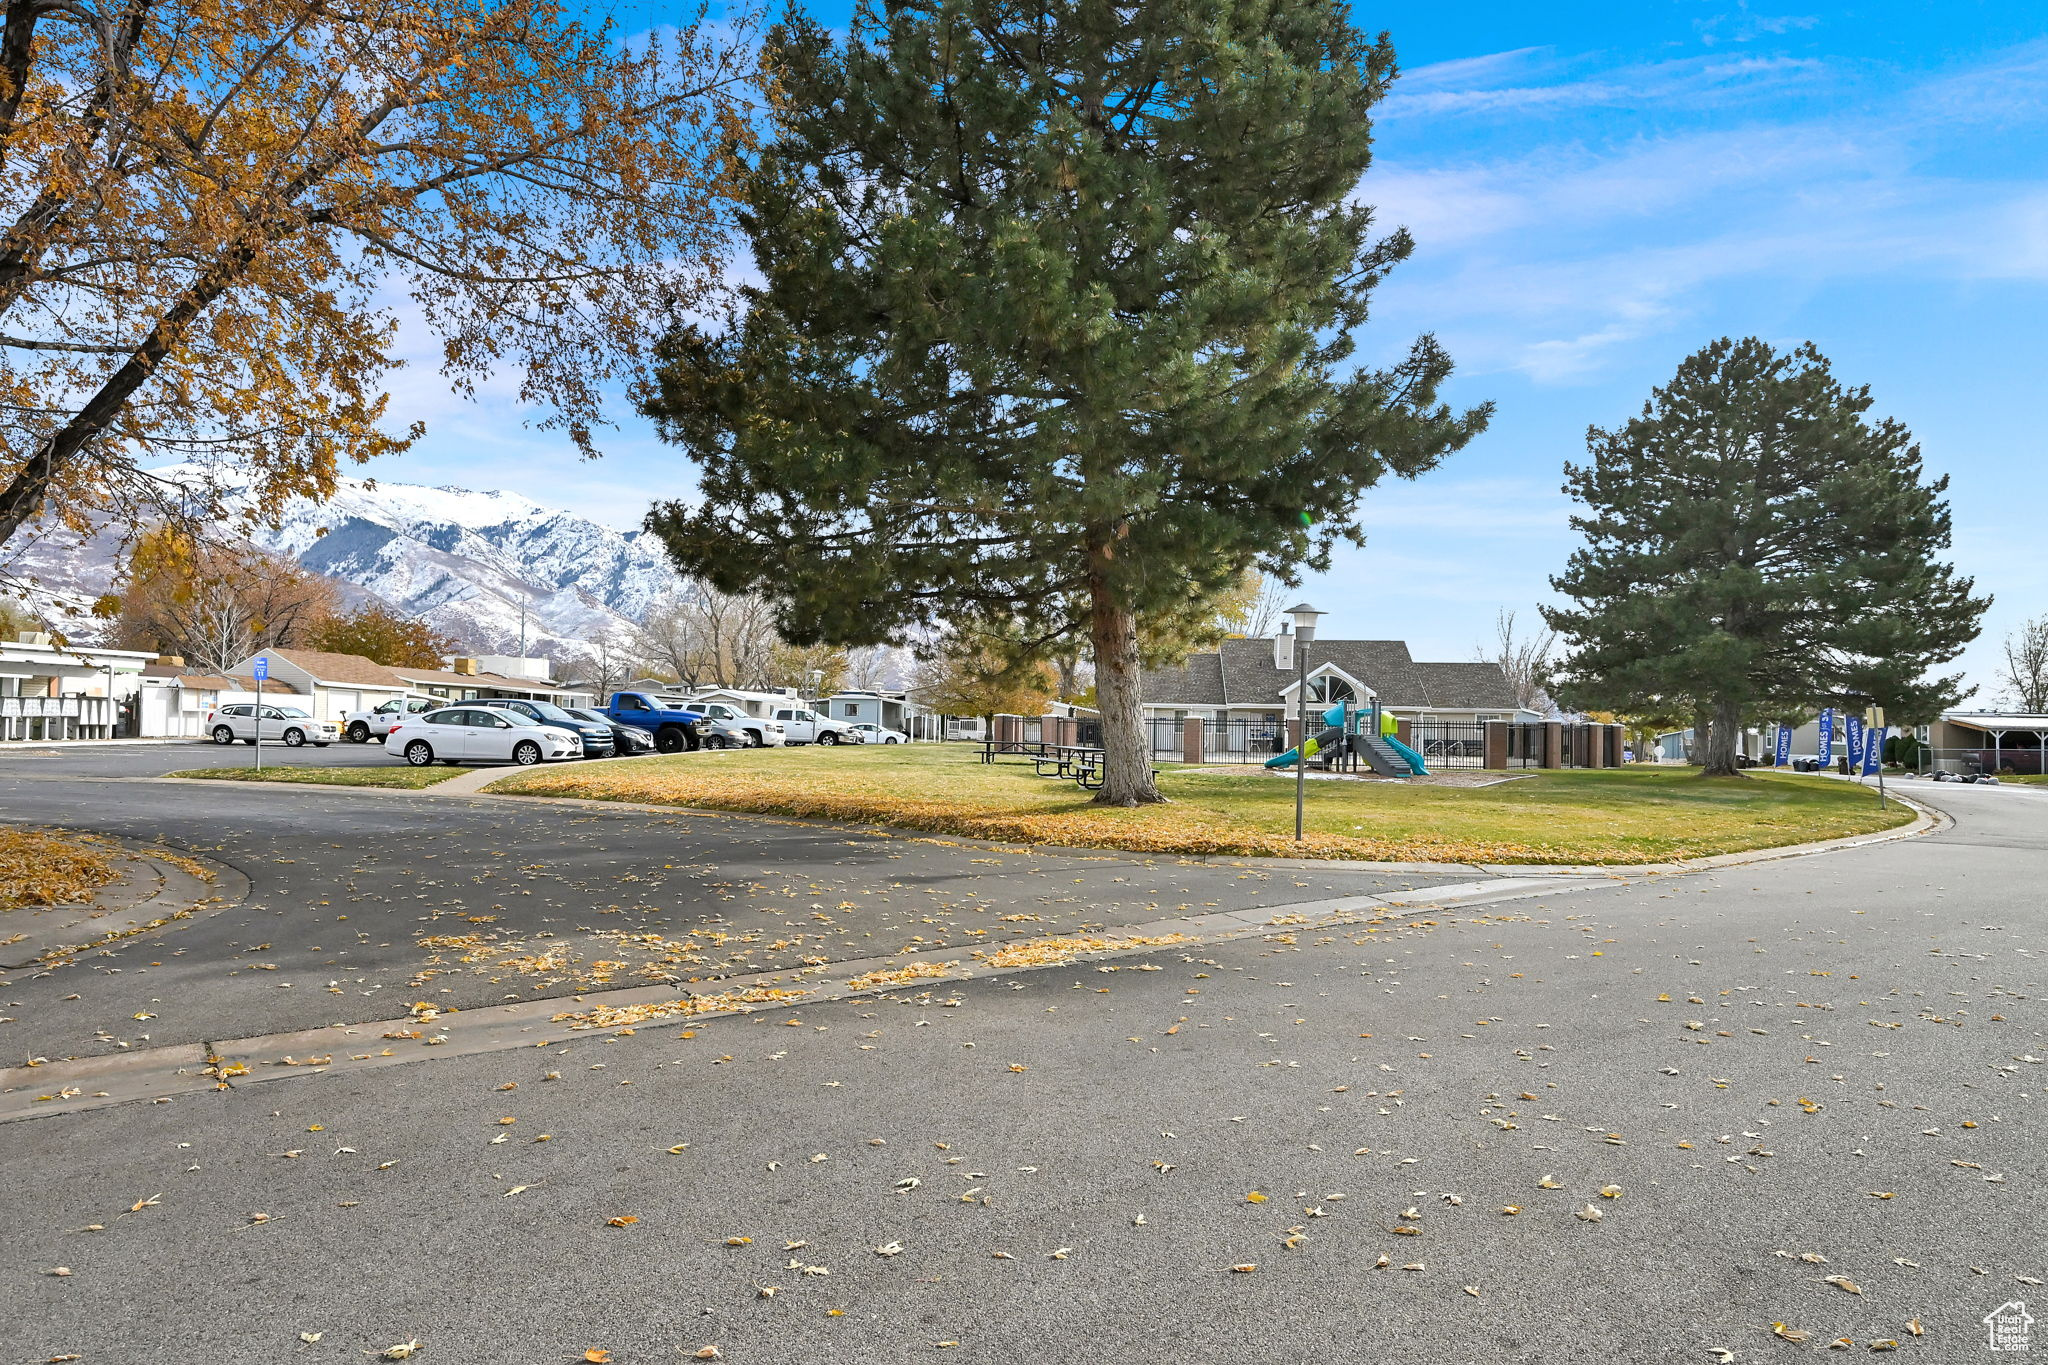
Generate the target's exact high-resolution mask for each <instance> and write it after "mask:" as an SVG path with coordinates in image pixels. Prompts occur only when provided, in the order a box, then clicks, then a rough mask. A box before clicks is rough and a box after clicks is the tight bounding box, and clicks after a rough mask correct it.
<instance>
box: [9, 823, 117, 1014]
mask: <svg viewBox="0 0 2048 1365" xmlns="http://www.w3.org/2000/svg"><path fill="white" fill-rule="evenodd" d="M120 875H121V874H120V872H119V871H118V870H117V869H116V868H115V866H114V861H113V859H112V858H111V857H110V856H109V855H108V854H107V853H105V852H102V851H101V850H99V849H96V848H94V847H92V846H91V841H90V840H89V839H88V838H86V837H84V836H79V835H71V834H51V833H41V832H38V831H35V830H26V829H0V910H13V909H15V908H16V907H18V906H24V905H74V904H77V903H79V902H81V901H89V900H91V899H92V897H93V893H94V892H96V891H98V890H99V889H100V888H101V887H103V886H105V885H107V884H108V883H109V882H111V881H113V880H114V879H115V878H117V877H118V876H120ZM137 1017H138V1018H140V1017H141V1016H139V1015H138V1016H137Z"/></svg>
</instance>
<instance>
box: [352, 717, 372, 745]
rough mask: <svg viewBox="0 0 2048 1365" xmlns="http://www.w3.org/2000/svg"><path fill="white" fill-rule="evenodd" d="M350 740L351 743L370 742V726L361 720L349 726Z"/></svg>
mask: <svg viewBox="0 0 2048 1365" xmlns="http://www.w3.org/2000/svg"><path fill="white" fill-rule="evenodd" d="M348 742H349V743H351V744H368V743H369V742H370V727H369V726H367V725H365V724H363V723H362V722H361V721H357V722H356V723H355V724H353V725H351V726H349V727H348Z"/></svg>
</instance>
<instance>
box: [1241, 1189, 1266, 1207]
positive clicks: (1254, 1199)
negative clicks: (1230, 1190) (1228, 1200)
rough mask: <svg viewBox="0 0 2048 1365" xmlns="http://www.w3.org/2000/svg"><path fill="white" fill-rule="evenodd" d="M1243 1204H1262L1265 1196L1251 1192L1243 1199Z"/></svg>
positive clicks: (1255, 1191)
mask: <svg viewBox="0 0 2048 1365" xmlns="http://www.w3.org/2000/svg"><path fill="white" fill-rule="evenodd" d="M1244 1202H1245V1203H1247V1204H1263V1203H1265V1202H1266V1196H1265V1195H1263V1194H1260V1193H1259V1192H1258V1191H1257V1190H1253V1191H1252V1192H1251V1193H1250V1194H1248V1195H1246V1196H1245V1197H1244Z"/></svg>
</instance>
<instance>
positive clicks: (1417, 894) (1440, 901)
mask: <svg viewBox="0 0 2048 1365" xmlns="http://www.w3.org/2000/svg"><path fill="white" fill-rule="evenodd" d="M1510 882H1512V884H1510ZM1587 889H1591V888H1590V886H1589V885H1585V884H1573V883H1571V882H1561V881H1558V880H1556V879H1544V878H1520V879H1503V880H1502V881H1499V882H1495V881H1485V882H1468V883H1458V884H1453V885H1446V886H1434V887H1420V888H1417V889H1415V890H1413V891H1402V892H1385V893H1380V894H1375V895H1362V896H1339V897H1334V898H1331V899H1328V900H1322V901H1309V902H1302V903H1299V904H1295V905H1286V906H1271V907H1262V908H1260V909H1256V910H1237V911H1223V912H1217V913H1213V914H1205V915H1191V916H1187V917H1185V918H1182V919H1162V920H1153V921H1150V922H1147V923H1144V924H1129V925H1119V926H1117V927H1115V928H1112V929H1103V930H1099V931H1094V932H1090V933H1088V934H1085V935H1083V934H1074V935H1068V934H1060V935H1052V936H1049V937H1047V938H1040V939H1024V940H1019V941H1017V942H1014V943H1005V944H1002V945H1000V950H1001V951H1003V952H1020V951H1028V950H1030V949H1031V948H1032V947H1034V946H1044V945H1048V944H1049V945H1053V946H1055V947H1061V949H1062V951H1066V950H1065V949H1064V948H1063V947H1062V945H1068V944H1071V943H1073V942H1074V941H1075V940H1076V939H1086V940H1089V941H1096V942H1102V943H1103V944H1104V945H1105V946H1103V947H1102V948H1100V949H1092V950H1090V949H1079V950H1073V951H1066V955H1065V956H1062V957H1061V958H1059V959H1057V960H1054V961H1047V962H1032V963H1021V964H1017V965H1002V966H999V965H992V964H989V963H986V962H979V961H975V960H973V958H972V956H971V952H970V951H969V950H967V949H965V948H951V949H948V948H935V949H930V950H927V951H924V952H917V953H892V954H886V955H881V956H874V957H865V958H856V959H851V960H848V961H844V962H834V963H829V964H824V965H820V966H815V967H798V968H785V969H781V970H776V971H767V972H752V973H747V974H745V975H741V976H731V977H723V978H720V979H718V980H716V981H707V982H700V983H694V984H690V985H685V984H665V985H654V986H628V987H622V988H620V989H617V990H610V991H586V992H583V993H581V994H577V995H572V996H548V997H542V998H539V999H533V1000H522V1001H520V1002H518V1003H517V1004H511V1005H486V1006H482V1007H480V1008H477V1009H470V1010H458V1011H453V1012H450V1013H447V1014H440V1015H435V1016H432V1017H430V1018H426V1019H422V1018H419V1017H415V1016H405V1017H401V1018H397V1019H380V1020H371V1021H367V1022H364V1023H357V1024H330V1025H326V1026H324V1027H319V1028H311V1029H301V1030H296V1031H292V1032H286V1033H272V1034H263V1035H259V1036H257V1037H253V1038H238V1039H233V1040H227V1041H221V1042H215V1043H212V1044H210V1045H201V1044H197V1043H179V1044H172V1045H168V1046H165V1047H160V1048H150V1049H145V1050H141V1051H131V1052H119V1053H112V1054H109V1055H105V1056H98V1057H85V1058H78V1059H75V1060H70V1061H64V1062H45V1063H42V1064H40V1065H37V1066H35V1067H14V1068H11V1069H8V1070H0V1124H5V1123H12V1122H18V1121H21V1120H25V1119H37V1118H48V1117H52V1116H55V1115H61V1114H75V1113H79V1112H82V1111H85V1110H91V1109H103V1108H107V1107H109V1106H112V1105H117V1104H133V1103H138V1102H143V1101H147V1102H150V1103H166V1102H170V1101H173V1100H175V1099H177V1098H178V1097H180V1096H183V1095H196V1094H202V1093H204V1092H206V1091H209V1090H223V1089H228V1090H237V1089H242V1088H244V1087H246V1086H249V1085H257V1084H264V1083H267V1082H271V1081H280V1080H287V1079H290V1078H292V1077H295V1076H317V1075H322V1074H325V1073H327V1072H328V1071H331V1070H336V1069H345V1070H347V1071H350V1072H357V1071H362V1070H366V1069H374V1068H379V1067H386V1066H398V1065H405V1064H407V1063H411V1062H422V1061H434V1060H437V1059H443V1058H449V1057H466V1056H474V1055H476V1054H479V1053H485V1052H502V1051H507V1050H510V1049H513V1048H538V1047H547V1046H549V1045H552V1044H560V1043H566V1042H569V1041H571V1040H572V1039H575V1038H577V1037H579V1036H583V1037H601V1036H604V1035H607V1034H613V1035H616V1034H618V1033H620V1032H625V1031H632V1030H636V1029H638V1028H642V1027H647V1028H666V1027H675V1026H682V1027H689V1026H691V1025H693V1024H697V1023H702V1022H705V1021H709V1020H714V1019H722V1018H731V1017H733V1016H736V1015H742V1014H755V1013H759V1012H760V1011H762V1010H789V1009H808V1008H810V1007H813V1006H817V1005H826V1004H832V1003H836V1002H838V1001H842V1000H849V999H855V998H862V999H866V998H880V997H884V996H891V995H898V994H901V993H903V992H906V991H908V992H924V991H929V990H932V989H934V988H936V987H940V986H951V985H958V984H960V983H962V982H964V981H968V980H972V979H979V978H982V977H989V976H1007V975H1014V974H1016V973H1019V972H1036V971H1046V970H1057V969H1062V968H1069V967H1082V966H1091V965H1095V964H1100V963H1106V962H1111V961H1113V960H1115V959H1118V958H1124V957H1133V956H1139V955H1143V954H1149V953H1156V952H1162V951H1169V950H1176V949H1194V948H1201V947H1206V946H1210V945H1213V944H1218V943H1227V942H1231V941H1234V940H1237V939H1244V938H1257V937H1261V936H1268V935H1273V934H1298V933H1304V932H1306V933H1314V932H1317V931H1321V930H1327V929H1334V928H1341V927H1345V926H1353V925H1364V926H1372V925H1377V924H1381V923H1385V922H1388V921H1400V920H1403V919H1406V918H1411V917H1413V916H1415V915H1418V914H1423V913H1427V912H1428V911H1430V910H1444V909H1460V908H1465V907H1471V906H1478V905H1484V904H1490V903H1494V902H1498V901H1504V900H1517V899H1523V898H1527V897H1531V896H1540V895H1550V894H1555V893H1557V892H1559V891H1564V892H1570V891H1576V890H1587ZM1139 939H1155V940H1156V939H1173V940H1174V941H1173V942H1169V943H1157V942H1154V943H1142V942H1136V941H1135V940H1139ZM918 967H925V968H926V969H927V970H926V971H925V972H923V973H921V974H917V975H908V974H907V973H908V971H909V970H914V969H916V968H918ZM877 972H887V973H905V975H904V976H902V977H900V978H899V979H897V980H894V981H887V982H881V983H872V984H867V985H864V986H859V987H856V986H855V985H854V983H855V982H856V981H859V980H860V979H862V978H864V977H867V976H869V975H870V974H873V973H877ZM763 988H768V989H776V990H783V991H791V992H800V994H794V995H791V996H789V997H788V998H781V999H768V1000H762V1001H758V1002H739V1003H733V1004H730V1005H726V1006H714V1007H711V1008H706V1009H704V1010H702V1011H701V1012H699V1013H692V1014H687V1015H685V1014H677V1015H668V1016H657V1017H652V1018H647V1019H642V1020H633V1019H627V1020H623V1021H621V1022H618V1023H586V1024H578V1023H573V1022H569V1021H557V1019H556V1018H555V1016H556V1015H559V1014H567V1013H591V1012H594V1011H597V1010H601V1009H632V1008H634V1007H636V1006H647V1005H664V1004H668V1003H670V1002H673V1001H677V1000H679V999H689V998H697V999H710V1000H721V999H725V998H728V997H733V996H737V995H741V994H744V993H746V992H748V991H753V990H760V989H763ZM352 1049H354V1050H352ZM336 1057H342V1058H343V1059H344V1060H343V1061H341V1062H340V1063H337V1062H336V1061H335V1058H336Z"/></svg>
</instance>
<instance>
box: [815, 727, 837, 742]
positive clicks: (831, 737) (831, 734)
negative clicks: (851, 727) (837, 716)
mask: <svg viewBox="0 0 2048 1365" xmlns="http://www.w3.org/2000/svg"><path fill="white" fill-rule="evenodd" d="M838 742H839V734H838V732H837V731H836V730H827V731H826V732H825V733H824V734H822V735H819V736H818V743H820V744H837V743H838Z"/></svg>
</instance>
